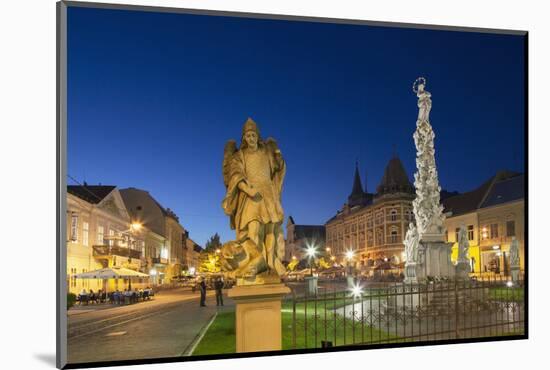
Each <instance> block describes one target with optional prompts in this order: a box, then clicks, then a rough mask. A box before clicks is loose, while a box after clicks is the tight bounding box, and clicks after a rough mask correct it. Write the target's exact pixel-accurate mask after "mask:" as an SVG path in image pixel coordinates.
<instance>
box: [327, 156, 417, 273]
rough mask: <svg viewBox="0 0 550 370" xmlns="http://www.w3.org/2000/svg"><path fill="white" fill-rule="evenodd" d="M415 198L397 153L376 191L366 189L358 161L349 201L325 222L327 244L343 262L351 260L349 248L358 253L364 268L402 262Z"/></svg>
mask: <svg viewBox="0 0 550 370" xmlns="http://www.w3.org/2000/svg"><path fill="white" fill-rule="evenodd" d="M414 197H415V190H414V186H413V185H412V183H411V181H410V180H409V177H408V176H407V172H406V171H405V168H404V166H403V163H401V160H400V159H399V158H398V157H397V156H394V157H393V158H391V159H390V161H389V162H388V164H387V165H386V168H385V170H384V175H383V177H382V179H381V181H380V183H379V185H378V186H377V188H376V192H375V193H369V192H368V190H367V189H366V188H363V186H362V183H361V176H360V175H359V166H358V164H356V166H355V174H354V178H353V186H352V190H351V193H350V195H349V196H348V199H347V202H346V203H345V204H344V206H343V207H342V209H341V210H339V211H338V212H337V213H336V215H335V216H334V217H332V218H331V219H330V220H328V221H327V223H326V224H325V228H326V247H328V248H330V250H331V253H333V255H334V256H335V257H336V258H337V261H338V262H340V263H346V262H347V261H346V259H345V258H346V257H345V253H346V251H349V250H351V251H353V252H354V256H355V257H354V261H353V262H355V263H356V264H357V265H359V266H361V267H374V266H377V265H379V264H382V263H384V262H388V261H391V262H393V263H394V264H400V263H402V262H403V256H402V254H403V250H404V247H403V240H404V238H405V233H406V231H407V227H408V224H409V222H411V221H413V217H414V216H413V211H412V201H413V199H414Z"/></svg>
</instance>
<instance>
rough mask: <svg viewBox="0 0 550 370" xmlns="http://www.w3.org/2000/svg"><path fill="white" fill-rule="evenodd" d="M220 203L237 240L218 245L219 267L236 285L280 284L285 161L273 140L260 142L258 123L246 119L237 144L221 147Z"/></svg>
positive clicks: (232, 142) (233, 141)
mask: <svg viewBox="0 0 550 370" xmlns="http://www.w3.org/2000/svg"><path fill="white" fill-rule="evenodd" d="M222 167H223V179H224V184H225V187H226V195H225V198H224V199H223V202H222V207H223V210H224V212H225V214H226V215H227V216H229V220H230V226H231V229H233V230H235V233H236V239H235V240H234V241H230V242H228V243H225V244H224V246H223V248H222V252H221V253H222V256H221V257H222V258H221V260H222V268H223V270H224V271H225V272H226V273H227V274H228V275H229V276H231V277H234V278H237V283H238V284H262V283H275V282H279V281H280V279H279V276H281V275H282V274H283V273H284V272H285V268H284V266H283V264H282V263H281V257H282V256H284V236H283V230H282V223H283V217H284V214H283V207H282V206H281V192H282V189H283V180H284V177H285V171H286V164H285V161H284V159H283V157H282V154H281V151H280V149H279V147H278V145H277V142H276V141H275V140H274V139H272V138H268V139H267V140H265V141H264V140H262V137H261V136H260V130H259V128H258V125H257V124H256V123H255V122H254V121H253V120H252V119H250V118H249V119H248V120H247V121H246V122H245V124H244V126H243V129H242V135H241V143H240V147H239V148H237V143H236V141H235V140H229V141H228V142H227V143H226V145H225V150H224V159H223V165H222Z"/></svg>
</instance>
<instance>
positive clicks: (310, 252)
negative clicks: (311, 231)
mask: <svg viewBox="0 0 550 370" xmlns="http://www.w3.org/2000/svg"><path fill="white" fill-rule="evenodd" d="M316 254H317V248H316V247H315V246H314V245H310V246H308V247H307V249H306V255H307V256H308V260H309V269H310V275H311V276H313V264H312V260H313V259H314V258H315V255H316Z"/></svg>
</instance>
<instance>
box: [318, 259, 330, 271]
mask: <svg viewBox="0 0 550 370" xmlns="http://www.w3.org/2000/svg"><path fill="white" fill-rule="evenodd" d="M317 264H318V265H319V267H320V268H322V269H328V268H330V263H329V262H327V260H325V257H321V258H319V261H318V262H317Z"/></svg>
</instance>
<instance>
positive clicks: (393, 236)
mask: <svg viewBox="0 0 550 370" xmlns="http://www.w3.org/2000/svg"><path fill="white" fill-rule="evenodd" d="M397 241H398V236H397V230H395V229H394V230H392V231H391V242H392V244H395V243H397Z"/></svg>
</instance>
